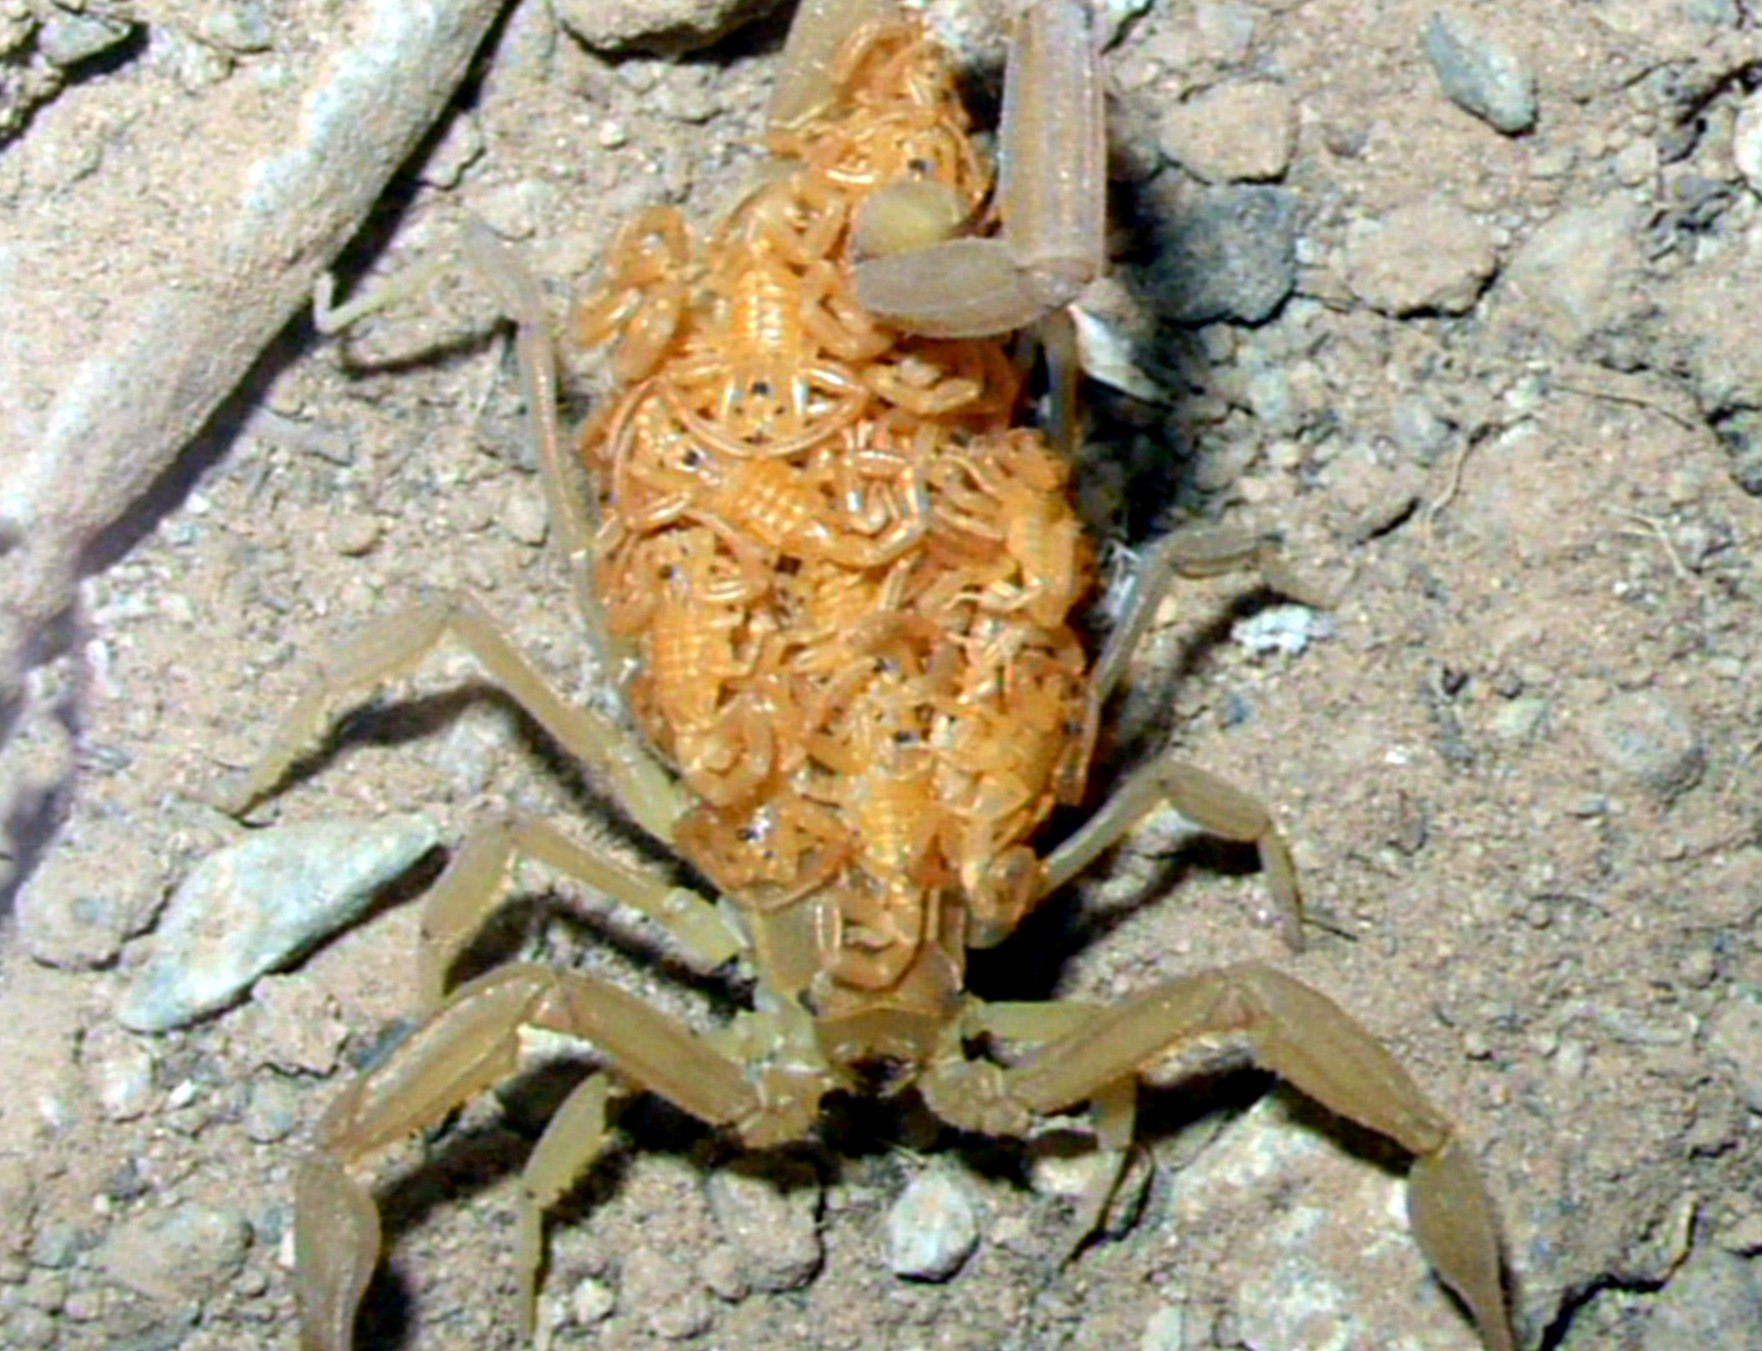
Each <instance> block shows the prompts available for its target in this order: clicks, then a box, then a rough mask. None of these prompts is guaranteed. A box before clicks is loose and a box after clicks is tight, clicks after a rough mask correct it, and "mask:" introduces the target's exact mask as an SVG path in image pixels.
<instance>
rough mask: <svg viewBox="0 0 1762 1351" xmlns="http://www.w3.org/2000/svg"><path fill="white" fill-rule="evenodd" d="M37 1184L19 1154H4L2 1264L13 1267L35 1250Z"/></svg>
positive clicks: (0, 1170)
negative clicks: (19, 1259)
mask: <svg viewBox="0 0 1762 1351" xmlns="http://www.w3.org/2000/svg"><path fill="white" fill-rule="evenodd" d="M36 1212H37V1181H36V1177H35V1175H34V1174H33V1173H32V1172H31V1166H30V1164H29V1163H28V1162H26V1161H25V1160H24V1159H23V1158H21V1157H20V1156H19V1155H17V1154H0V1262H4V1263H8V1264H10V1263H12V1262H14V1261H16V1260H17V1259H18V1258H20V1257H22V1256H23V1254H24V1253H25V1252H26V1251H27V1250H28V1249H29V1248H30V1246H31V1234H32V1230H33V1221H34V1220H35V1217H36Z"/></svg>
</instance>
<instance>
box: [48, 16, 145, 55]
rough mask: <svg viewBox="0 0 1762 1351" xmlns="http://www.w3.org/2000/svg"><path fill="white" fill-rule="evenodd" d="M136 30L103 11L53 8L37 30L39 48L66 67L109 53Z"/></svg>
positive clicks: (131, 25)
mask: <svg viewBox="0 0 1762 1351" xmlns="http://www.w3.org/2000/svg"><path fill="white" fill-rule="evenodd" d="M132 32H134V25H133V24H130V23H125V22H123V21H122V20H121V19H114V18H110V17H108V16H105V15H100V14H69V13H67V12H66V11H64V10H54V11H51V13H50V14H49V16H48V18H46V19H45V20H44V21H43V27H42V29H41V30H40V31H39V32H38V33H37V50H38V51H40V52H41V53H42V54H43V59H44V60H45V61H47V62H48V63H49V64H50V65H52V66H60V67H62V68H63V69H65V68H66V67H68V66H77V65H78V64H79V63H80V62H81V61H86V60H90V59H91V58H92V57H94V56H97V55H99V54H100V53H101V52H107V51H109V50H110V49H111V48H112V47H114V46H116V44H117V43H119V42H122V41H124V40H125V39H126V38H127V37H128V35H129V34H130V33H132Z"/></svg>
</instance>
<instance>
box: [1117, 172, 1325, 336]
mask: <svg viewBox="0 0 1762 1351" xmlns="http://www.w3.org/2000/svg"><path fill="white" fill-rule="evenodd" d="M1169 217H1170V227H1169V232H1168V235H1167V237H1166V238H1165V239H1164V240H1163V241H1162V243H1161V247H1160V248H1159V250H1158V253H1157V259H1156V262H1155V263H1154V264H1153V265H1152V267H1151V269H1150V273H1149V278H1148V281H1149V285H1150V289H1151V291H1152V292H1153V294H1154V297H1155V303H1156V305H1157V307H1158V309H1159V312H1166V313H1167V314H1168V315H1169V316H1170V317H1171V318H1172V319H1174V320H1175V322H1177V323H1182V324H1203V323H1208V322H1210V321H1212V320H1214V319H1230V320H1234V321H1236V322H1239V323H1244V324H1258V323H1261V322H1262V321H1264V320H1266V319H1269V318H1271V317H1272V315H1273V313H1274V312H1275V311H1276V310H1277V309H1278V308H1279V306H1280V305H1282V304H1283V303H1284V302H1285V297H1287V296H1288V295H1290V294H1291V290H1292V288H1293V287H1294V286H1296V284H1297V203H1296V199H1295V198H1294V197H1292V195H1291V194H1290V193H1288V192H1286V191H1284V190H1283V189H1280V188H1268V187H1227V188H1207V189H1202V190H1200V191H1198V192H1195V193H1193V194H1191V195H1183V196H1180V197H1178V198H1177V199H1176V200H1175V201H1174V202H1173V203H1172V206H1171V209H1170V212H1169Z"/></svg>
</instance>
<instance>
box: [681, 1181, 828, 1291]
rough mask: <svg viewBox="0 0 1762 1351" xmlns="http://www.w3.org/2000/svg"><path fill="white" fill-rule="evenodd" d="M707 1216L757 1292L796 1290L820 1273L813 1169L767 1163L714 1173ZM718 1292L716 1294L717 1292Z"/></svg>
mask: <svg viewBox="0 0 1762 1351" xmlns="http://www.w3.org/2000/svg"><path fill="white" fill-rule="evenodd" d="M705 1191H706V1192H707V1193H708V1198H709V1203H710V1212H711V1214H713V1215H714V1216H715V1217H716V1224H717V1226H718V1227H719V1228H720V1229H721V1231H722V1236H723V1238H725V1239H727V1240H728V1244H729V1246H730V1247H732V1248H733V1249H734V1250H735V1251H736V1252H737V1253H738V1254H739V1256H740V1258H741V1261H742V1264H743V1268H744V1272H745V1275H746V1279H747V1281H748V1282H749V1283H750V1284H751V1285H752V1287H753V1288H754V1289H756V1290H770V1291H782V1290H799V1289H800V1288H801V1287H802V1286H804V1285H806V1284H807V1283H808V1282H809V1281H811V1280H812V1279H813V1278H814V1273H815V1272H817V1271H818V1270H819V1269H820V1263H821V1261H822V1259H823V1258H824V1256H825V1250H824V1248H823V1247H822V1246H821V1242H820V1207H821V1201H822V1194H821V1190H820V1175H819V1174H818V1173H817V1172H816V1171H815V1170H814V1167H813V1165H812V1164H809V1163H805V1162H802V1161H800V1160H794V1159H765V1160H762V1161H760V1163H759V1165H756V1166H754V1167H753V1168H751V1169H748V1168H745V1167H743V1166H742V1164H741V1163H740V1162H736V1163H733V1164H730V1165H729V1166H727V1167H724V1168H718V1169H717V1170H716V1171H715V1172H713V1173H711V1174H710V1178H709V1181H708V1182H707V1183H706V1185H705ZM718 1293H720V1291H718Z"/></svg>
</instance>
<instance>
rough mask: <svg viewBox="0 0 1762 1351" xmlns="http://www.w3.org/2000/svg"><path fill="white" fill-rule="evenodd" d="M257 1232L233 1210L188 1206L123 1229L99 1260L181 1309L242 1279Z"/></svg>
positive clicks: (119, 1277) (131, 1284)
mask: <svg viewBox="0 0 1762 1351" xmlns="http://www.w3.org/2000/svg"><path fill="white" fill-rule="evenodd" d="M250 1246H251V1227H250V1226H249V1225H248V1224H246V1223H245V1220H244V1217H243V1216H241V1215H239V1214H237V1213H236V1212H234V1211H231V1210H218V1209H214V1208H212V1207H209V1206H203V1205H197V1204H195V1203H194V1202H186V1203H185V1204H183V1205H179V1206H174V1207H173V1208H172V1209H170V1210H156V1211H149V1212H148V1213H147V1214H144V1215H138V1216H135V1217H134V1218H133V1219H130V1220H127V1221H125V1222H123V1223H122V1224H119V1225H118V1226H117V1227H116V1228H115V1229H113V1230H111V1232H110V1234H109V1235H108V1236H107V1237H106V1238H105V1240H104V1242H103V1243H102V1244H100V1245H99V1248H98V1251H97V1252H96V1254H95V1258H96V1261H97V1265H98V1267H99V1269H100V1270H102V1271H104V1272H106V1273H107V1274H108V1275H109V1276H110V1277H111V1278H112V1279H113V1280H116V1281H119V1282H120V1283H121V1284H123V1285H126V1286H127V1287H128V1288H129V1289H131V1290H135V1291H139V1292H140V1293H141V1294H143V1295H146V1296H147V1297H148V1298H149V1299H156V1300H160V1301H162V1302H164V1303H167V1304H181V1303H186V1302H188V1301H190V1300H201V1299H206V1298H207V1297H208V1296H210V1295H212V1294H216V1293H218V1292H219V1291H220V1290H221V1289H223V1288H224V1287H225V1286H226V1285H227V1283H228V1282H229V1281H231V1280H232V1279H233V1278H234V1277H235V1276H237V1275H238V1273H239V1269H240V1268H241V1267H242V1266H244V1264H245V1253H246V1252H247V1251H248V1250H249V1249H250Z"/></svg>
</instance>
